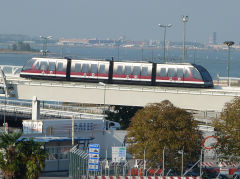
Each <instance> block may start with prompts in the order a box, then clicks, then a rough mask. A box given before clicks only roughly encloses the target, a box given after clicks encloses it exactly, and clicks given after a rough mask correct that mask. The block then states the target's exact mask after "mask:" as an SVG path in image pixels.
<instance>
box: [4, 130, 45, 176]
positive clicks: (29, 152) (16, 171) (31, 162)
mask: <svg viewBox="0 0 240 179" xmlns="http://www.w3.org/2000/svg"><path fill="white" fill-rule="evenodd" d="M20 136H21V133H13V134H9V135H8V134H6V133H3V134H1V135H0V169H1V170H2V172H3V175H4V176H5V178H7V179H13V178H28V179H35V178H38V177H39V175H40V172H41V170H43V168H44V162H45V158H46V156H47V154H46V152H45V151H44V149H43V148H42V143H39V142H35V141H34V140H33V139H30V140H26V139H20Z"/></svg>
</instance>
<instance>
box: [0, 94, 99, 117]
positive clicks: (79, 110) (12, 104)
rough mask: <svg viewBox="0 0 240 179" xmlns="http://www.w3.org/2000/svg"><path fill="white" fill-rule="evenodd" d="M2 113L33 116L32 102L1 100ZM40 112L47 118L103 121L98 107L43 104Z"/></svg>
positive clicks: (0, 108)
mask: <svg viewBox="0 0 240 179" xmlns="http://www.w3.org/2000/svg"><path fill="white" fill-rule="evenodd" d="M0 111H6V112H12V113H20V114H25V115H31V114H32V102H29V101H21V100H9V99H3V98H0ZM40 112H41V115H42V116H46V117H57V118H72V117H73V116H74V117H75V118H80V119H83V118H84V119H86V118H87V119H100V120H102V119H103V115H102V113H103V112H102V108H98V107H94V108H87V107H74V106H67V105H57V104H50V103H45V104H43V103H42V104H41V110H40Z"/></svg>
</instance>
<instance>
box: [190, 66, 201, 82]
mask: <svg viewBox="0 0 240 179" xmlns="http://www.w3.org/2000/svg"><path fill="white" fill-rule="evenodd" d="M190 71H191V73H192V76H193V78H195V79H199V80H202V77H201V75H200V73H199V71H197V69H196V68H190Z"/></svg>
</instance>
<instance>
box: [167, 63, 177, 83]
mask: <svg viewBox="0 0 240 179" xmlns="http://www.w3.org/2000/svg"><path fill="white" fill-rule="evenodd" d="M168 80H169V83H176V82H177V81H178V79H177V71H176V67H175V66H168Z"/></svg>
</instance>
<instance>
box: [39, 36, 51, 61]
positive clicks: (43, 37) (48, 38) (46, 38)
mask: <svg viewBox="0 0 240 179" xmlns="http://www.w3.org/2000/svg"><path fill="white" fill-rule="evenodd" d="M40 38H42V39H43V40H44V42H43V49H42V50H41V52H42V54H43V56H46V55H47V41H48V40H50V39H52V36H48V37H45V36H40ZM44 45H45V48H44Z"/></svg>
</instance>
